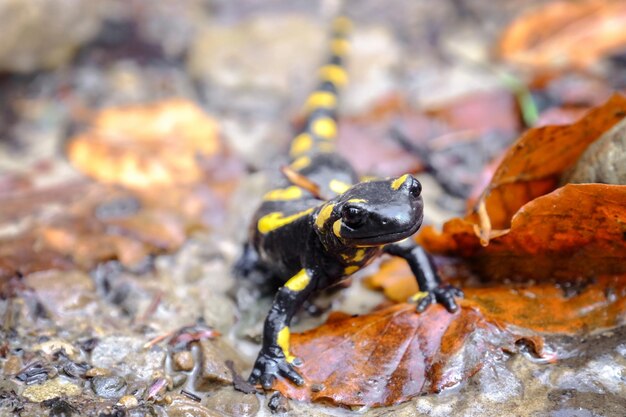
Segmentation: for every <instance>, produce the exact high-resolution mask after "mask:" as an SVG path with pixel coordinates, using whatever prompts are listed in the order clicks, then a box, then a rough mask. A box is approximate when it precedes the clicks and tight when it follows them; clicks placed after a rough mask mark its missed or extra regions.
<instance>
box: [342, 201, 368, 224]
mask: <svg viewBox="0 0 626 417" xmlns="http://www.w3.org/2000/svg"><path fill="white" fill-rule="evenodd" d="M341 221H342V222H343V224H345V225H346V226H348V227H351V228H353V229H354V228H356V227H358V226H360V225H361V224H363V222H364V221H365V210H363V209H362V208H359V207H355V206H345V207H344V208H343V209H342V210H341Z"/></svg>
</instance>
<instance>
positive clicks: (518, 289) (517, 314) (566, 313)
mask: <svg viewBox="0 0 626 417" xmlns="http://www.w3.org/2000/svg"><path fill="white" fill-rule="evenodd" d="M365 283H366V285H368V286H369V287H370V288H373V289H380V290H382V291H384V293H385V295H386V296H387V297H388V298H389V299H391V300H393V301H396V302H404V301H406V300H407V299H408V298H409V297H410V296H411V295H413V294H415V293H416V291H417V284H416V283H415V277H414V276H413V274H412V273H411V271H410V269H409V268H408V266H407V265H406V262H402V261H401V260H397V259H393V260H390V261H389V262H385V263H384V264H383V265H382V267H381V269H380V271H378V272H377V273H375V274H374V275H372V276H369V277H367V278H366V279H365ZM463 291H464V292H465V299H464V300H462V301H461V303H462V305H464V306H468V307H473V308H475V309H477V310H478V311H480V312H481V313H482V314H483V316H484V318H485V319H486V320H488V321H492V322H495V323H499V324H500V325H502V326H507V325H515V326H518V327H521V328H525V329H529V330H533V331H537V332H542V333H561V334H576V333H584V332H589V331H596V330H598V329H603V328H610V327H614V326H618V325H621V324H622V323H623V322H624V320H626V317H625V316H624V313H625V312H626V275H613V276H602V277H599V278H597V279H595V280H592V281H588V282H579V283H578V284H577V285H571V286H562V287H560V286H557V285H555V284H551V283H546V284H523V285H500V284H492V285H488V286H479V287H472V286H469V287H468V286H466V287H464V288H463Z"/></svg>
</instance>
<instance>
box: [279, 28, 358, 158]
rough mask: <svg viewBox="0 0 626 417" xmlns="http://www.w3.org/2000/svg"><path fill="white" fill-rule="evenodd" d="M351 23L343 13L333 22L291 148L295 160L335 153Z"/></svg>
mask: <svg viewBox="0 0 626 417" xmlns="http://www.w3.org/2000/svg"><path fill="white" fill-rule="evenodd" d="M351 29H352V22H351V21H350V20H349V19H348V18H347V17H344V16H340V17H336V18H335V19H334V20H333V23H332V31H331V38H330V42H329V59H328V61H327V63H326V65H323V66H322V67H320V68H319V74H318V76H319V84H318V86H317V88H316V89H315V90H314V91H313V92H312V93H311V94H310V95H309V97H308V98H307V100H306V102H305V108H304V111H305V114H306V120H305V123H304V128H303V130H302V132H301V133H300V134H299V135H297V136H296V137H295V138H294V139H293V141H292V143H291V149H290V156H291V158H292V159H293V160H297V159H298V158H302V157H306V156H309V155H312V154H315V153H326V152H334V150H335V142H336V140H337V107H338V96H339V91H340V89H341V88H342V87H343V86H344V85H346V83H347V82H348V76H347V73H346V69H345V65H344V62H345V56H346V54H347V53H348V50H349V49H350V43H349V41H348V35H349V33H350V31H351Z"/></svg>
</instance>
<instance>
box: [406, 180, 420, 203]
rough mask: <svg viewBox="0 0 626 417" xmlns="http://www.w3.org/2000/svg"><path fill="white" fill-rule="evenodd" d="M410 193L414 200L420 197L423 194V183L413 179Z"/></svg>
mask: <svg viewBox="0 0 626 417" xmlns="http://www.w3.org/2000/svg"><path fill="white" fill-rule="evenodd" d="M409 193H410V194H411V197H413V198H417V197H419V196H420V195H421V194H422V183H420V182H419V181H418V180H416V179H415V178H412V181H411V183H410V184H409Z"/></svg>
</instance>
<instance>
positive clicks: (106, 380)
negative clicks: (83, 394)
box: [91, 376, 126, 399]
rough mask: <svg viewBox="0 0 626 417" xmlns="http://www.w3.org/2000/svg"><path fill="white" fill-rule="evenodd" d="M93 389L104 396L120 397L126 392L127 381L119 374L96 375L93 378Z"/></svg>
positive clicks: (108, 397) (100, 395)
mask: <svg viewBox="0 0 626 417" xmlns="http://www.w3.org/2000/svg"><path fill="white" fill-rule="evenodd" d="M91 389H92V390H93V392H95V393H96V395H97V396H99V397H102V398H106V399H115V398H120V397H121V396H122V395H124V393H125V392H126V381H125V380H124V378H122V377H119V376H96V377H94V378H93V379H92V380H91Z"/></svg>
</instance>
